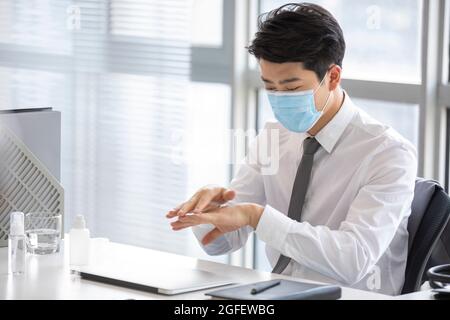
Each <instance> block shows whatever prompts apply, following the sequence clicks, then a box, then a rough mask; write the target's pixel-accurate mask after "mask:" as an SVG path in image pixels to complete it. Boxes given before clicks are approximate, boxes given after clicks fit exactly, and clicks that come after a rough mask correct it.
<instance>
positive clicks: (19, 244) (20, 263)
mask: <svg viewBox="0 0 450 320" xmlns="http://www.w3.org/2000/svg"><path fill="white" fill-rule="evenodd" d="M9 226H10V229H9V238H8V262H9V263H8V266H9V272H10V273H12V274H13V275H20V274H24V273H25V267H26V254H27V246H26V240H25V227H24V215H23V213H22V212H12V213H11V214H10V220H9Z"/></svg>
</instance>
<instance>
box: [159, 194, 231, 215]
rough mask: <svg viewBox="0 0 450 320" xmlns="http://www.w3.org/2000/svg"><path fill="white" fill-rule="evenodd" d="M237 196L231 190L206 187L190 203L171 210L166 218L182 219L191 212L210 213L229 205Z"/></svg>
mask: <svg viewBox="0 0 450 320" xmlns="http://www.w3.org/2000/svg"><path fill="white" fill-rule="evenodd" d="M235 196H236V192H234V191H233V190H231V189H227V188H222V187H215V186H206V187H203V188H201V189H200V190H198V191H197V192H196V193H195V194H194V195H193V196H192V197H191V198H190V199H189V200H188V201H186V202H183V203H181V204H180V205H178V206H177V207H175V208H173V209H172V210H170V211H169V212H168V213H167V214H166V217H167V218H173V217H176V216H181V217H182V216H185V215H186V214H187V213H190V212H194V213H201V212H204V211H209V210H211V209H215V208H217V207H219V206H220V205H222V204H225V203H227V202H228V201H230V200H233V199H234V197H235Z"/></svg>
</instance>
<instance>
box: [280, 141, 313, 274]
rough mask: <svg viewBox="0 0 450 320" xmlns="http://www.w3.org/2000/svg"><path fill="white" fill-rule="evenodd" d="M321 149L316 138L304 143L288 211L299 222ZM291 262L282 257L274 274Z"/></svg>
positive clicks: (289, 259) (281, 270) (289, 215)
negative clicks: (316, 157) (315, 155)
mask: <svg viewBox="0 0 450 320" xmlns="http://www.w3.org/2000/svg"><path fill="white" fill-rule="evenodd" d="M319 147H320V144H319V142H317V140H316V138H306V139H305V141H304V142H303V156H302V160H301V161H300V165H299V166H298V169H297V174H296V176H295V181H294V187H293V188H292V193H291V200H290V202H289V210H288V217H289V218H291V219H294V220H296V221H298V222H300V217H301V215H302V209H303V203H304V202H305V196H306V191H307V190H308V184H309V179H310V177H311V169H312V165H313V160H314V154H315V153H316V152H317V150H319ZM290 261H291V258H289V257H286V256H284V255H280V258H279V259H278V261H277V264H276V265H275V267H274V268H273V270H272V272H273V273H282V272H283V270H284V269H285V268H286V267H287V265H288V264H289V262H290Z"/></svg>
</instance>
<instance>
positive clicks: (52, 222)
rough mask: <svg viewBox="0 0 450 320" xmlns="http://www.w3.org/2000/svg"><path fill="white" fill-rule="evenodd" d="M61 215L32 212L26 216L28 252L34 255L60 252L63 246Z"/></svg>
mask: <svg viewBox="0 0 450 320" xmlns="http://www.w3.org/2000/svg"><path fill="white" fill-rule="evenodd" d="M61 219H62V217H61V215H60V214H54V213H51V212H32V213H28V214H27V215H25V235H26V240H27V251H28V252H29V253H32V254H52V253H56V252H59V249H60V244H61Z"/></svg>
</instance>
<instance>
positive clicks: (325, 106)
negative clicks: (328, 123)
mask: <svg viewBox="0 0 450 320" xmlns="http://www.w3.org/2000/svg"><path fill="white" fill-rule="evenodd" d="M330 69H331V68H330ZM330 69H328V71H327V73H326V74H325V76H324V77H323V79H322V81H320V83H319V86H318V87H317V89H316V90H315V91H314V92H313V95H314V96H315V94H316V92H317V91H319V89H320V87H321V86H322V84H323V83H324V81H325V79H326V77H327V74H328V72H329V71H330ZM330 97H331V91H330V92H328V97H327V100H326V101H325V105H324V106H323V108H322V110H320V112H322V114H323V113H324V112H325V109H326V108H327V107H328V102H330Z"/></svg>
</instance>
